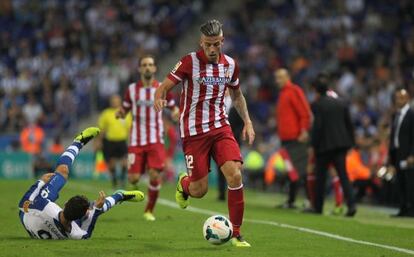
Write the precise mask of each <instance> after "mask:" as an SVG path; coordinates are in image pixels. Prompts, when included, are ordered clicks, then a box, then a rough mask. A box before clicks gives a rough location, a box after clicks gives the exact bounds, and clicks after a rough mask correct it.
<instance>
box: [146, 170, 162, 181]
mask: <svg viewBox="0 0 414 257" xmlns="http://www.w3.org/2000/svg"><path fill="white" fill-rule="evenodd" d="M148 175H149V179H150V181H156V180H159V178H160V174H159V171H157V170H150V171H149V173H148Z"/></svg>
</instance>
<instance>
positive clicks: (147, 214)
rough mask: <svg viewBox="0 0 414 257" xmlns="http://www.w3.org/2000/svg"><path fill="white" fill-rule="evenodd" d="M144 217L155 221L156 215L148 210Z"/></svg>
mask: <svg viewBox="0 0 414 257" xmlns="http://www.w3.org/2000/svg"><path fill="white" fill-rule="evenodd" d="M144 219H145V220H146V221H155V216H154V214H152V213H151V212H149V211H147V212H145V213H144Z"/></svg>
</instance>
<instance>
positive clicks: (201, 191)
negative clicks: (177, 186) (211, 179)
mask: <svg viewBox="0 0 414 257" xmlns="http://www.w3.org/2000/svg"><path fill="white" fill-rule="evenodd" d="M207 192H208V188H207V186H199V187H193V188H191V189H190V193H191V197H194V198H202V197H203V196H205V195H206V194H207Z"/></svg>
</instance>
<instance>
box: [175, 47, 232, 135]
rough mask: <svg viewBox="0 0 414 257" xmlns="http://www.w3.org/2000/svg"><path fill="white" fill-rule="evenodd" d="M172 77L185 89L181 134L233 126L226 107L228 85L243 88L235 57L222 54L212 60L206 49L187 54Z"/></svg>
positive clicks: (194, 133)
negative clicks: (240, 83)
mask: <svg viewBox="0 0 414 257" xmlns="http://www.w3.org/2000/svg"><path fill="white" fill-rule="evenodd" d="M168 79H170V80H171V81H173V82H174V83H176V84H178V83H180V82H182V84H183V88H182V90H181V97H180V133H181V137H189V136H194V135H200V134H203V133H206V132H208V131H210V130H213V129H215V128H220V127H223V126H227V125H229V122H228V120H227V113H226V110H225V106H224V94H225V91H226V88H227V87H230V88H233V89H238V88H239V68H238V65H237V63H236V62H235V61H234V59H233V58H231V57H229V56H227V55H225V54H220V58H219V62H218V63H209V61H208V59H207V57H206V56H205V54H204V51H203V50H200V51H198V52H192V53H190V54H188V55H186V56H184V57H183V58H182V59H181V60H180V61H179V62H178V63H177V64H176V66H175V67H174V69H173V70H172V71H171V73H170V74H168Z"/></svg>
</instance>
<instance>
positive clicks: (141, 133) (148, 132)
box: [122, 80, 175, 146]
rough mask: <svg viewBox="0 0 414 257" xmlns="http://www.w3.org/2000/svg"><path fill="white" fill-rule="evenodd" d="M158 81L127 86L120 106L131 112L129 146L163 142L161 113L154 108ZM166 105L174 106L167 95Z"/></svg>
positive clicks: (139, 82) (140, 82)
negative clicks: (150, 83) (148, 85)
mask: <svg viewBox="0 0 414 257" xmlns="http://www.w3.org/2000/svg"><path fill="white" fill-rule="evenodd" d="M159 85H160V83H159V82H158V81H156V80H154V82H153V83H152V86H151V87H144V86H143V84H142V81H138V82H136V83H132V84H130V85H129V86H128V88H127V90H126V92H125V95H124V101H123V103H122V106H123V107H124V109H125V110H127V111H131V112H132V126H131V130H130V135H129V145H130V146H144V145H149V144H155V143H162V144H163V143H164V124H163V122H162V113H161V112H156V111H155V109H154V94H155V90H156V89H157V87H158V86H159ZM167 100H168V106H169V107H172V106H174V104H175V103H174V100H173V99H172V98H171V97H170V95H169V96H168V97H167Z"/></svg>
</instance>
